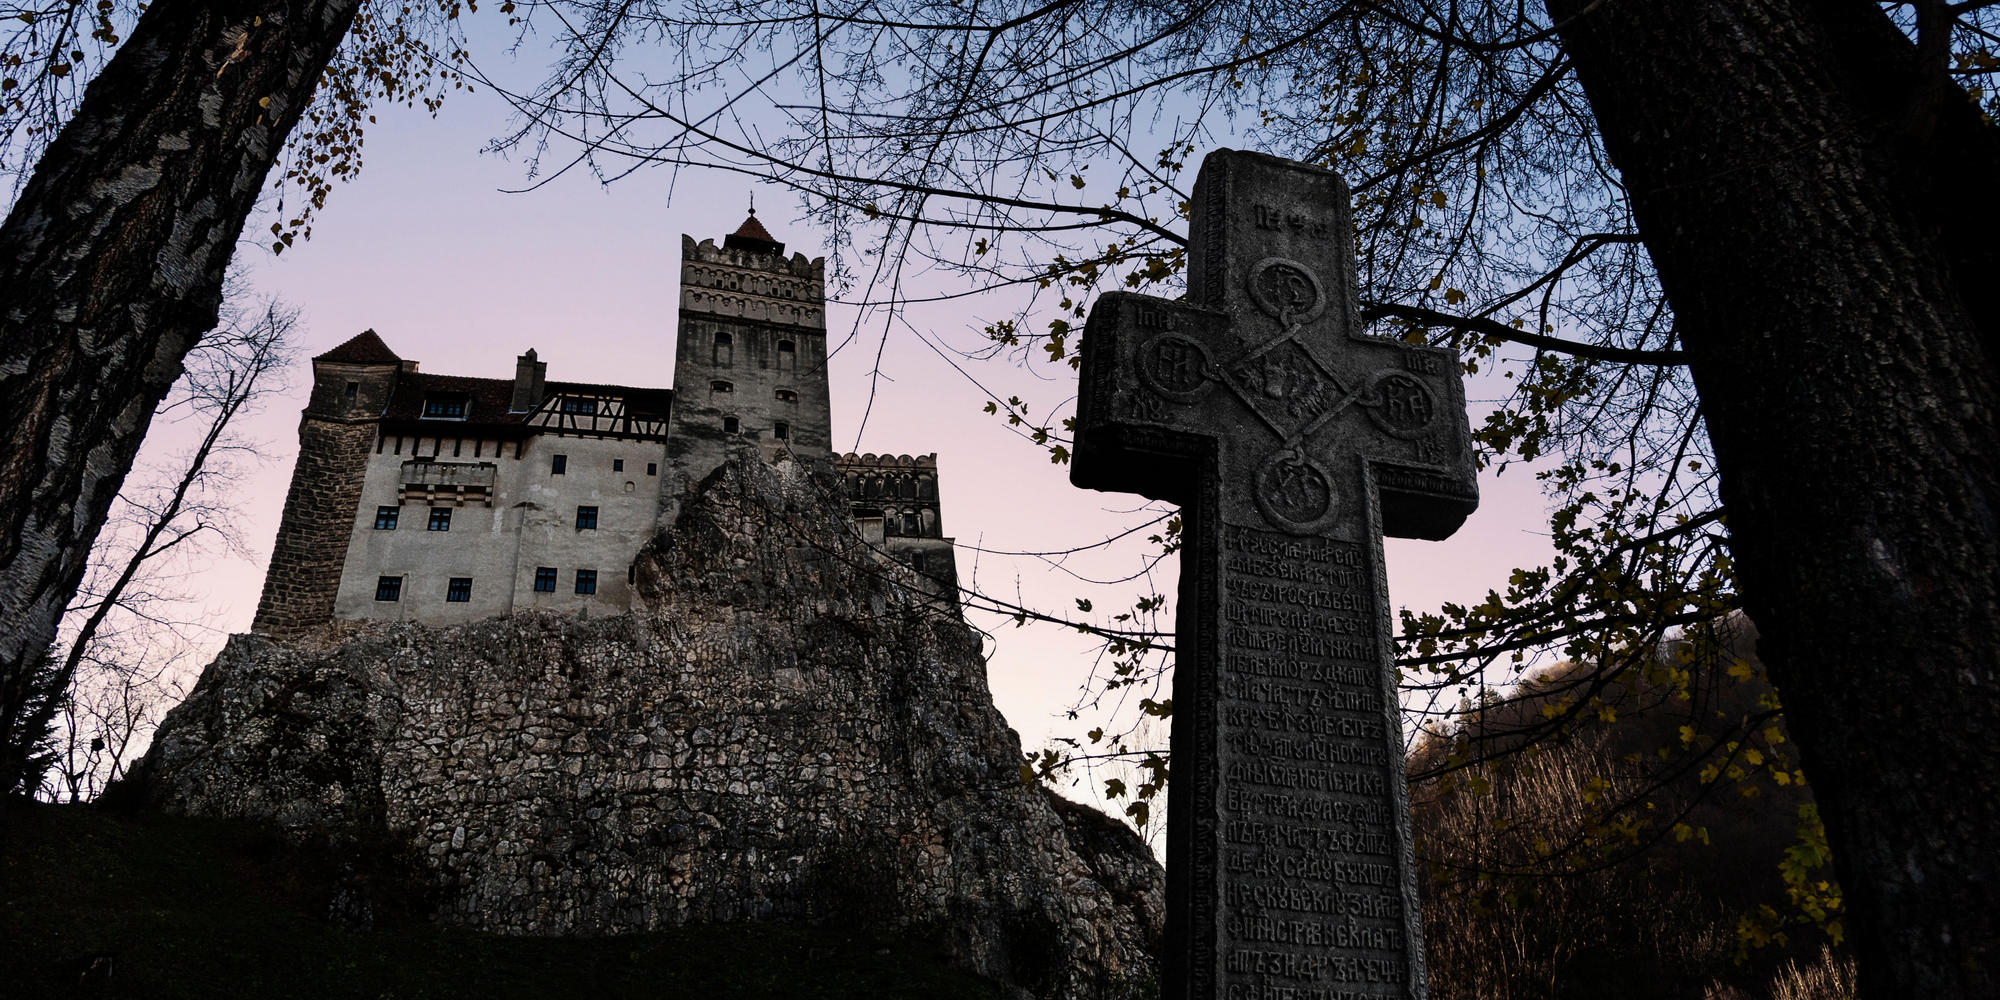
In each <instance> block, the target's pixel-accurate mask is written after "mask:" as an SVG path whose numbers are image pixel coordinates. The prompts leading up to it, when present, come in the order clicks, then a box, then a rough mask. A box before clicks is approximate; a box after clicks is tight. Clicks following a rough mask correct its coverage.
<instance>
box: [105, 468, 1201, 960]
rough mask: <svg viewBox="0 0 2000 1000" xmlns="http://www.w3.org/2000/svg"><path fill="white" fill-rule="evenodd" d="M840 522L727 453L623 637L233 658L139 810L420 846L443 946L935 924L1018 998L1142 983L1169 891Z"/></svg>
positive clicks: (484, 629)
mask: <svg viewBox="0 0 2000 1000" xmlns="http://www.w3.org/2000/svg"><path fill="white" fill-rule="evenodd" d="M845 515H846V512H845V510H844V507H843V505H842V502H841V501H840V499H839V492H838V490H837V488H836V487H835V486H834V484H833V483H831V482H830V481H828V480H827V479H826V478H825V473H824V471H823V470H820V469H818V468H816V467H813V466H809V465H805V464H794V463H791V462H781V463H780V464H779V465H778V466H776V467H772V466H767V465H765V464H763V463H761V462H759V461H757V460H756V459H755V458H754V457H751V456H748V455H738V456H737V457H736V458H734V459H733V460H732V461H731V462H730V463H729V464H727V465H725V466H723V467H722V468H721V469H720V470H718V471H717V472H716V474H715V475H713V476H711V477H710V478H709V479H708V480H707V481H706V482H704V483H703V484H701V486H700V487H699V488H698V490H697V492H696V493H695V495H694V496H693V497H691V498H690V499H689V500H687V502H684V503H683V504H681V505H680V508H679V513H678V516H677V518H676V521H675V523H674V524H673V526H672V528H671V530H669V531H666V532H663V533H662V534H661V536H660V537H659V538H658V539H657V540H656V541H655V542H654V543H653V544H652V545H651V546H649V548H648V550H647V552H646V553H645V554H643V555H642V556H641V558H640V563H639V569H638V572H639V574H640V579H639V585H640V592H641V594H642V595H643V597H644V600H643V602H642V609H641V610H639V611H638V612H636V613H634V614H630V615H625V616H620V617H616V618H603V619H594V620H584V619H578V618H558V617H552V616H546V615H519V616H515V617H511V618H503V619H495V620H491V621H487V622H481V623H477V624H473V625H466V626H455V627H423V626H415V625H393V626H391V625H375V626H360V627H349V628H347V629H346V630H345V631H344V632H343V633H342V634H341V635H339V636H333V635H328V636H325V637H322V641H320V642H318V643H308V642H296V643H292V644H287V645H280V644H275V643H273V642H270V641H269V640H266V639H263V638H260V637H256V636H238V637H236V638H235V639H233V640H232V641H231V642H230V644H229V646H228V648H226V649H225V650H224V651H223V652H222V654H221V655H220V656H219V657H218V658H217V659H216V661H215V662H214V663H213V664H211V665H210V666H209V668H208V670H207V671H206V673H204V675H203V676H202V679H201V682H200V684H199V685H198V686H197V687H196V689H195V691H194V693H193V694H192V695H191V696H190V697H189V698H188V700H187V702H186V703H184V704H183V705H182V706H180V707H179V708H177V709H176V710H175V711H174V712H173V713H172V714H171V715H170V716H169V717H168V719H167V721H166V723H165V725H163V726H162V728H161V730H160V733H159V735H158V737H157V738H156V740H155V743H154V749H153V751H152V752H151V753H150V754H149V756H148V758H147V760H146V761H145V762H144V764H143V765H142V766H141V768H140V771H139V773H140V774H141V775H142V777H141V778H140V779H139V780H140V781H141V782H142V791H143V793H144V794H145V795H147V796H148V797H150V798H151V799H152V800H153V801H155V802H158V803H159V804H161V805H163V806H165V807H166V808H169V809H172V810H175V811H181V812H187V813H195V814H204V815H227V816H239V817H250V818H260V819H267V820H270V821H273V822H275V823H277V824H279V825H280V826H281V827H283V828H286V829H288V830H292V831H295V832H298V833H301V834H311V835H327V834H332V835H336V836H338V835H341V834H342V833H350V834H353V833H359V834H365V835H368V836H370V837H387V838H388V839H389V840H390V841H391V842H394V843H400V844H404V845H407V846H408V847H409V848H411V850H412V852H413V853H414V855H415V856H416V857H418V858H419V859H420V861H419V866H420V868H421V870H422V872H423V878H424V879H425V880H427V881H428V882H429V883H430V884H431V887H432V889H433V890H434V893H433V894H434V896H435V898H437V899H438V900H440V902H439V904H438V907H439V912H438V917H439V918H440V919H443V920H447V921H451V922H454V923H459V924H463V925H466V926H470V927H476V928H482V929H486V930H493V931H501V932H508V933H520V934H577V935H597V934H616V933H622V932H630V931H638V930H644V929H651V928H657V927H662V926H670V925H675V924H681V923H688V922H696V921H732V920H764V919H780V920H804V921H831V920H842V921H846V920H855V921H865V922H870V923H875V924H889V925H922V926H926V927H930V928H934V929H938V930H941V931H943V932H944V933H945V934H947V935H948V936H949V937H950V939H951V940H953V941H954V942H955V943H956V945H957V946H958V947H959V949H960V951H961V953H962V954H963V956H964V957H965V959H966V961H967V962H968V963H969V964H970V965H971V966H972V967H973V968H975V969H977V970H978V971H980V972H983V973H985V974H988V975H991V976H994V977H995V978H998V979H1000V980H1001V981H1003V982H1006V983H1008V984H1010V985H1011V986H1013V987H1014V988H1015V989H1016V990H1017V991H1018V992H1023V993H1029V994H1033V995H1036V996H1049V997H1057V996H1060V997H1072V996H1074V997H1096V996H1114V995H1120V994H1122V993H1123V992H1124V991H1126V990H1127V989H1129V988H1130V987H1131V986H1133V985H1137V984H1141V983H1144V982H1146V981H1149V980H1151V979H1152V978H1153V975H1154V964H1153V961H1154V960H1153V957H1152V956H1153V947H1154V946H1155V944H1156V943H1157V939H1158V935H1159V931H1160V927H1161V919H1162V912H1163V909H1162V900H1161V891H1162V882H1163V875H1162V872H1161V869H1160V867H1159V866H1158V864H1156V863H1155V862H1154V860H1153V858H1152V856H1151V855H1150V853H1149V852H1148V851H1147V850H1146V848H1145V846H1144V844H1143V843H1141V842H1140V841H1139V839H1138V838H1137V837H1136V836H1134V835H1132V834H1131V833H1130V832H1129V831H1127V830H1125V829H1124V828H1123V827H1122V826H1119V825H1118V824H1116V823H1115V822H1113V821H1112V820H1110V819H1108V818H1106V817H1104V816H1102V815H1100V814H1098V813H1096V812H1094V811H1092V810H1089V809H1086V808H1084V807H1081V806H1074V805H1071V804H1068V803H1064V802H1061V801H1060V800H1057V799H1055V798H1054V797H1053V796H1051V795H1048V794H1047V793H1045V792H1043V791H1041V790H1039V789H1036V788H1032V787H1024V786H1023V785H1021V784H1020V782H1019V779H1018V777H1017V772H1018V768H1019V763H1020V760H1021V756H1020V741H1019V737H1018V736H1016V735H1015V734H1014V732H1013V731H1012V730H1010V729H1008V728H1007V725H1006V722H1005V720H1003V719H1002V718H1001V717H1000V714H999V713H998V712H997V711H996V710H995V709H994V708H993V704H992V700H991V697H990V695H989V693H988V691H987V688H986V681H985V667H984V663H983V662H982V660H981V658H980V655H979V640H978V636H977V635H976V634H975V633H974V632H973V631H972V630H971V629H970V628H968V627H967V626H966V625H965V624H964V623H963V621H962V620H961V619H960V618H959V616H958V614H957V612H956V610H955V609H954V608H952V607H951V606H950V605H949V604H946V603H941V602H939V601H937V600H935V599H934V598H931V597H929V596H927V595H926V593H925V591H926V589H928V588H930V587H934V585H933V584H930V583H929V581H928V580H926V579H925V578H923V577H920V576H918V575H916V574H915V573H912V572H911V571H909V570H906V569H904V568H903V567H901V566H899V565H896V564H894V563H892V562H889V561H887V560H884V559H882V558H880V557H879V556H876V555H875V554H873V553H872V552H871V551H870V550H869V549H867V548H866V547H865V546H863V545H862V544H861V543H860V541H859V539H858V538H856V537H855V536H854V535H853V533H852V529H851V528H849V527H848V524H849V522H848V519H847V517H846V516H845Z"/></svg>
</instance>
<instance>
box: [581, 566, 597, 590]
mask: <svg viewBox="0 0 2000 1000" xmlns="http://www.w3.org/2000/svg"><path fill="white" fill-rule="evenodd" d="M576 592H577V593H579V594H595V593H597V571H596V570H594V569H580V570H577V571H576Z"/></svg>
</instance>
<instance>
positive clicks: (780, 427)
mask: <svg viewBox="0 0 2000 1000" xmlns="http://www.w3.org/2000/svg"><path fill="white" fill-rule="evenodd" d="M771 436H772V437H774V438H777V439H778V440H780V441H788V440H790V439H791V437H792V425H791V424H788V423H785V422H784V421H782V420H780V421H778V422H777V423H774V424H772V425H771Z"/></svg>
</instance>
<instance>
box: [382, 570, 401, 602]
mask: <svg viewBox="0 0 2000 1000" xmlns="http://www.w3.org/2000/svg"><path fill="white" fill-rule="evenodd" d="M375 599H376V600H378V601H400V600H402V599H403V578H402V577H400V576H378V577H376V578H375Z"/></svg>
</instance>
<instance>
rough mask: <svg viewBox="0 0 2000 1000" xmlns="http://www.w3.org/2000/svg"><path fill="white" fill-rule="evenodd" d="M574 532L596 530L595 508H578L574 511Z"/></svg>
mask: <svg viewBox="0 0 2000 1000" xmlns="http://www.w3.org/2000/svg"><path fill="white" fill-rule="evenodd" d="M576 530H578V531H595V530H597V508H595V507H578V508H577V509H576Z"/></svg>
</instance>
